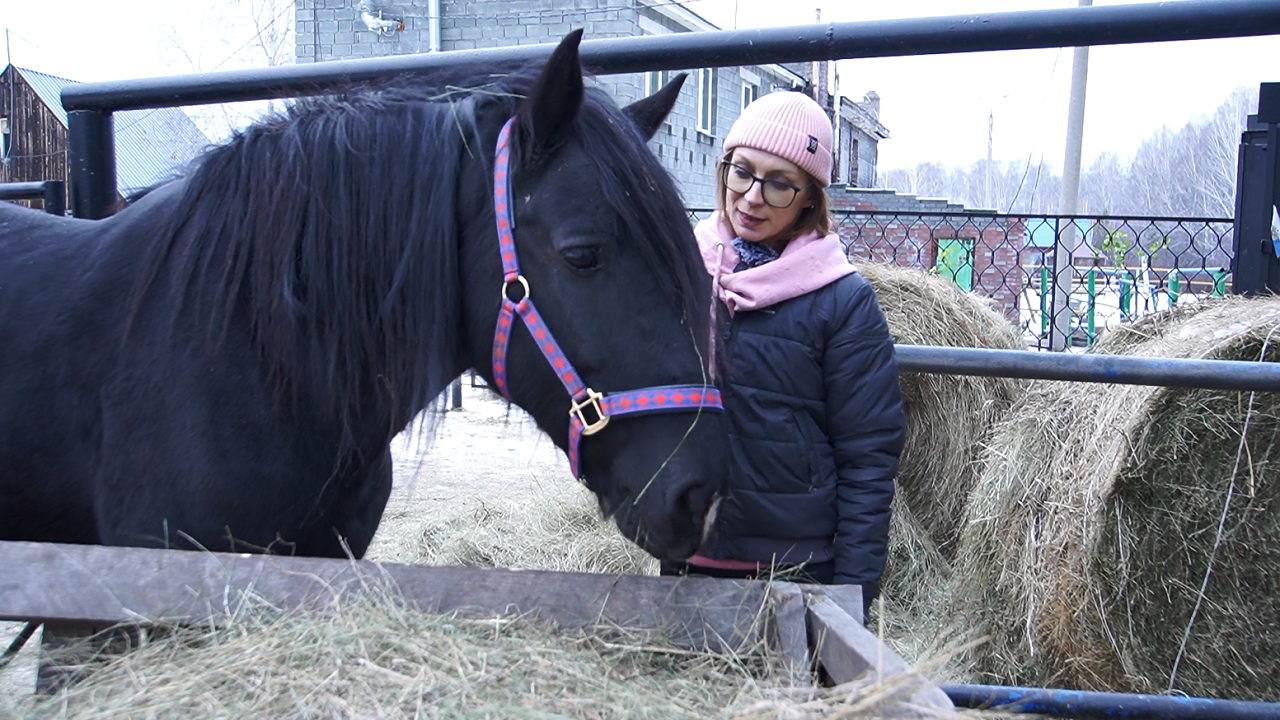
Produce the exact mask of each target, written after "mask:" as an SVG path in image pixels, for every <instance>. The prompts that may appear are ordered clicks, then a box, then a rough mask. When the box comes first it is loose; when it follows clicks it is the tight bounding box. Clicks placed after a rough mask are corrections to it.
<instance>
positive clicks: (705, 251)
mask: <svg viewBox="0 0 1280 720" xmlns="http://www.w3.org/2000/svg"><path fill="white" fill-rule="evenodd" d="M693 234H694V235H695V236H697V238H698V248H699V249H700V250H701V251H702V262H703V263H705V264H706V266H707V272H708V273H710V274H711V277H712V278H715V279H716V280H717V282H716V295H717V296H718V297H719V298H720V299H721V300H722V301H724V304H725V305H727V306H729V312H730V313H734V312H737V311H739V310H759V309H760V308H766V307H769V306H770V305H776V304H778V303H780V302H782V301H783V300H790V299H791V298H793V297H799V296H801V295H804V294H805V293H810V292H813V291H814V290H817V289H818V288H821V287H826V286H827V285H830V284H831V283H833V282H835V281H836V280H839V279H840V278H842V277H844V276H845V275H848V274H849V273H853V272H857V269H856V268H854V267H853V265H852V264H850V263H849V258H848V256H846V255H845V252H844V246H843V245H842V244H841V243H840V238H839V237H838V236H837V235H836V234H835V233H832V234H830V235H827V236H826V237H819V236H818V234H817V233H816V232H810V233H806V234H804V235H801V236H799V237H797V238H794V239H793V240H791V242H789V243H787V246H786V247H785V248H783V250H782V254H781V255H780V256H779V257H778V259H777V260H774V261H773V262H770V263H766V264H764V265H761V266H759V267H754V268H747V269H746V270H743V271H742V272H734V271H733V269H734V268H735V267H737V266H738V262H739V258H738V251H737V250H735V249H734V247H733V238H734V232H733V228H731V227H730V226H729V225H728V224H727V223H725V221H724V218H723V217H722V216H721V214H720V213H716V214H715V215H714V216H712V217H709V218H707V219H705V220H703V221H701V222H699V223H698V226H697V227H695V228H694V229H693Z"/></svg>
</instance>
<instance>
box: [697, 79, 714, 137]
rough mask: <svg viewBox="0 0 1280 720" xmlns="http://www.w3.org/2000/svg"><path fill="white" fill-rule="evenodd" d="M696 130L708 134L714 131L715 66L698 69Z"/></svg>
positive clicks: (712, 133)
mask: <svg viewBox="0 0 1280 720" xmlns="http://www.w3.org/2000/svg"><path fill="white" fill-rule="evenodd" d="M698 132H703V133H706V134H708V135H714V134H715V132H716V71H715V68H702V69H701V70H699V71H698Z"/></svg>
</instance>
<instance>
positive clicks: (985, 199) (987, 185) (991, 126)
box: [982, 110, 996, 208]
mask: <svg viewBox="0 0 1280 720" xmlns="http://www.w3.org/2000/svg"><path fill="white" fill-rule="evenodd" d="M995 125H996V111H995V110H988V111H987V169H986V172H984V173H983V174H982V206H983V207H985V208H994V207H995V205H994V204H992V202H991V137H992V135H994V134H995V132H994V131H995Z"/></svg>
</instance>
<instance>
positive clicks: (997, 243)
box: [689, 208, 1233, 350]
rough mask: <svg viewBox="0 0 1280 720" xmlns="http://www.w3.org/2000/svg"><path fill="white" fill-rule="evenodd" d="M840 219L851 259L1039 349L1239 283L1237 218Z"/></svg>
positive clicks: (1084, 340)
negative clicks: (931, 283) (973, 302)
mask: <svg viewBox="0 0 1280 720" xmlns="http://www.w3.org/2000/svg"><path fill="white" fill-rule="evenodd" d="M713 212H714V210H712V209H710V208H691V209H690V210H689V215H690V217H691V218H692V219H693V220H694V221H695V222H696V221H698V220H701V219H702V218H705V217H708V216H710V215H711V214H712V213H713ZM833 220H834V225H833V231H834V232H836V233H838V234H839V235H840V238H841V240H842V241H843V242H844V243H845V246H846V247H847V248H848V251H849V256H850V258H852V259H854V260H855V261H856V260H864V261H867V260H869V261H873V262H883V263H892V264H896V265H903V266H906V267H914V268H919V269H921V270H923V271H925V272H929V273H934V274H937V275H939V276H942V277H945V278H947V279H949V280H951V281H952V282H954V283H956V285H957V286H959V287H960V288H962V289H963V290H966V291H970V292H974V293H977V294H980V295H983V296H985V297H987V298H988V299H990V300H991V301H992V303H993V304H994V306H995V307H996V309H997V310H999V311H1000V312H1002V313H1003V314H1004V315H1005V317H1007V318H1008V319H1009V320H1010V322H1013V323H1015V324H1016V325H1018V327H1020V328H1021V329H1022V332H1023V337H1024V338H1025V339H1026V341H1027V346H1028V347H1030V348H1035V349H1043V350H1048V349H1050V348H1055V347H1056V348H1063V347H1087V346H1088V345H1091V344H1092V343H1093V342H1094V340H1096V339H1097V337H1098V335H1099V334H1100V333H1101V332H1102V331H1103V330H1104V329H1105V328H1107V327H1110V326H1112V325H1115V324H1118V323H1122V322H1126V321H1130V320H1133V319H1135V318H1138V317H1141V316H1143V315H1147V314H1150V313H1153V312H1156V311H1159V310H1166V309H1168V308H1170V307H1172V306H1174V305H1178V304H1180V303H1189V302H1198V301H1200V300H1202V299H1205V298H1209V297H1217V296H1222V295H1225V294H1226V293H1227V292H1228V291H1229V288H1230V282H1231V274H1230V268H1231V254H1232V231H1233V221H1232V220H1231V219H1230V218H1191V217H1185V218H1173V217H1120V216H1089V215H1076V216H1070V217H1057V216H1052V215H1002V214H997V213H982V214H978V213H964V214H956V213H933V214H931V213H892V212H883V211H856V210H839V211H836V212H834V213H833ZM1068 258H1069V260H1068ZM1059 261H1061V262H1062V263H1063V264H1062V267H1063V272H1061V273H1059V272H1057V269H1056V267H1057V262H1059ZM1068 262H1069V263H1070V265H1069V269H1068V265H1067V263H1068ZM1059 285H1061V288H1060V289H1059ZM1055 319H1059V320H1060V321H1059V322H1058V323H1055V322H1054V320H1055ZM1055 326H1056V327H1055ZM1055 332H1056V333H1058V334H1059V337H1058V338H1057V342H1054V337H1053V334H1054V333H1055ZM1063 334H1065V335H1066V337H1062V335H1063Z"/></svg>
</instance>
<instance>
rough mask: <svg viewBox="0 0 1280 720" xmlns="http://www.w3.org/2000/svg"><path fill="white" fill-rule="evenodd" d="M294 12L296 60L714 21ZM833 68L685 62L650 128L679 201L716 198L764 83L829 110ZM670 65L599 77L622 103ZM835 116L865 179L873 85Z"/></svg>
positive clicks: (603, 5) (676, 11)
mask: <svg viewBox="0 0 1280 720" xmlns="http://www.w3.org/2000/svg"><path fill="white" fill-rule="evenodd" d="M295 20H296V23H295V32H296V33H297V36H296V38H295V39H296V41H297V42H296V44H295V47H296V53H297V60H298V62H300V63H306V62H319V61H324V60H340V59H350V58H362V57H379V56H384V55H398V54H407V53H423V52H433V51H447V50H472V49H477V48H490V47H500V46H506V45H528V44H542V43H553V42H556V41H558V40H559V39H560V38H561V37H563V36H564V35H565V34H567V33H568V32H569V31H570V30H572V29H574V28H584V29H585V30H586V37H587V38H588V39H600V38H618V37H632V36H637V35H658V34H665V33H673V32H698V31H707V30H717V29H719V28H717V27H716V26H715V25H713V24H711V23H710V22H708V21H707V20H705V19H703V18H702V17H700V16H699V15H698V14H697V13H694V12H692V11H690V10H688V9H687V8H685V7H684V6H682V5H680V4H678V3H671V2H669V1H667V0H572V2H568V1H566V0H297V2H296V5H295ZM832 68H833V64H832V63H798V64H794V65H758V66H750V67H741V68H691V69H689V70H688V71H687V72H688V73H689V79H688V80H687V81H686V83H685V86H684V90H683V92H682V93H681V96H680V99H679V101H678V102H677V103H676V106H675V108H674V109H673V110H672V113H671V115H670V116H669V118H668V120H667V122H666V123H665V125H664V127H663V128H662V129H661V130H659V133H658V135H657V137H655V138H654V140H653V149H654V152H655V153H657V154H658V156H659V158H660V159H661V160H662V163H663V165H664V166H665V167H666V168H667V169H668V170H669V171H670V172H671V174H672V175H673V176H674V177H675V178H676V181H677V183H678V184H679V186H680V188H681V190H682V191H683V192H684V196H685V201H686V203H687V204H688V205H690V206H691V207H708V206H711V205H714V204H715V199H714V192H713V190H714V172H715V164H716V161H717V160H718V158H719V155H720V148H721V145H722V143H723V142H724V136H725V133H727V132H728V130H729V127H730V126H732V125H733V122H734V120H736V119H737V117H738V114H739V113H740V112H741V110H742V108H743V107H744V105H745V104H746V103H748V102H750V101H751V100H753V99H755V98H756V97H758V96H759V95H761V94H764V93H768V92H773V91H775V90H798V91H802V92H808V93H810V94H811V95H815V94H816V96H817V99H818V100H819V102H820V103H821V104H822V105H823V106H824V107H826V108H827V110H828V114H829V115H831V116H832V117H833V118H834V117H835V113H836V98H835V97H834V96H833V95H832V94H831V92H830V87H829V86H830V80H831V79H833V78H834V73H833V71H832ZM671 75H673V73H656V72H655V73H633V74H624V75H607V76H603V77H600V78H598V79H597V80H596V82H597V83H598V84H599V85H600V86H601V87H603V88H604V89H605V90H606V91H608V92H609V93H610V94H611V95H612V96H613V97H614V98H615V99H616V100H617V101H618V103H619V104H626V103H629V102H633V101H635V100H637V99H639V98H641V97H643V96H645V95H647V94H648V93H651V92H653V91H654V90H656V89H657V88H658V87H660V86H661V84H662V83H664V82H666V80H667V79H669V77H670V76H671ZM815 77H816V82H815V80H814V78H815ZM815 85H816V87H815ZM833 127H834V128H836V129H838V131H839V136H838V138H837V141H836V142H837V149H836V158H837V162H836V164H835V165H836V167H835V169H834V170H833V173H832V174H833V176H834V179H835V180H838V181H840V182H845V183H848V184H852V185H856V186H870V185H872V184H873V183H874V181H875V168H876V157H877V143H878V142H879V141H880V140H881V139H883V138H886V137H888V131H887V130H886V129H885V128H884V126H883V125H881V124H880V122H879V97H877V96H875V95H874V93H872V94H870V95H868V97H867V98H866V99H865V100H864V101H863V102H860V103H854V102H851V101H849V100H848V99H842V100H841V102H840V105H839V121H838V122H837V121H835V120H833Z"/></svg>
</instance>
